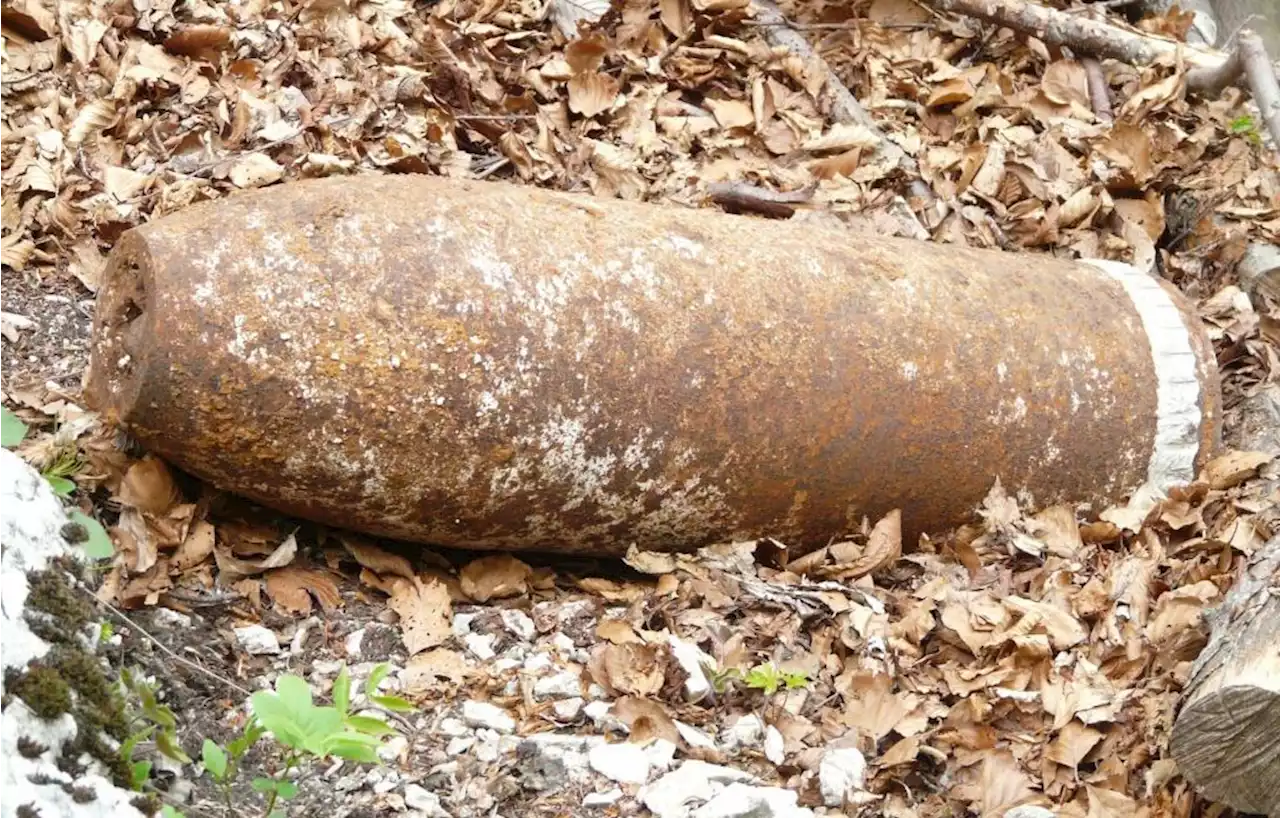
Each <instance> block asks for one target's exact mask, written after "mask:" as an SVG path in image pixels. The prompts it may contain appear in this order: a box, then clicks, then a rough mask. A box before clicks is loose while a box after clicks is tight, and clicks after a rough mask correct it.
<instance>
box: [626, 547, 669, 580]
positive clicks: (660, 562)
mask: <svg viewBox="0 0 1280 818" xmlns="http://www.w3.org/2000/svg"><path fill="white" fill-rule="evenodd" d="M622 561H623V562H625V563H626V564H627V565H630V566H631V567H632V568H634V569H636V570H637V571H639V572H640V573H642V574H670V573H671V572H672V571H674V570H676V557H675V555H674V554H667V553H663V552H661V551H641V550H640V549H639V548H636V547H635V546H634V545H632V546H631V547H630V548H628V549H627V555H626V556H625V557H623V558H622Z"/></svg>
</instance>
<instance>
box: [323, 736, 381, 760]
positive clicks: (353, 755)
mask: <svg viewBox="0 0 1280 818" xmlns="http://www.w3.org/2000/svg"><path fill="white" fill-rule="evenodd" d="M324 754H325V755H334V756H337V757H338V758H345V759H348V760H350V761H359V762H362V763H364V764H377V763H378V752H377V750H375V749H374V748H373V747H370V746H368V745H367V744H362V743H359V742H355V741H351V740H350V739H347V738H343V737H340V736H333V737H331V738H330V739H329V741H327V742H326V743H325V752H324Z"/></svg>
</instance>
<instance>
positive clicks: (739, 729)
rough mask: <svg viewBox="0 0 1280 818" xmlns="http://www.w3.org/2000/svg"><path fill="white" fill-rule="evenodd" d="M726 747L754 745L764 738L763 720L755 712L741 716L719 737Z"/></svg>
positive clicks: (734, 747) (733, 748)
mask: <svg viewBox="0 0 1280 818" xmlns="http://www.w3.org/2000/svg"><path fill="white" fill-rule="evenodd" d="M720 738H721V740H722V741H723V742H724V743H725V745H726V747H727V749H730V750H736V749H738V748H739V747H755V746H756V745H758V744H759V743H760V742H761V741H763V740H764V722H763V721H761V720H760V717H759V716H757V715H756V714H755V713H748V714H747V715H745V716H741V717H739V718H738V720H737V721H735V722H734V723H733V725H732V726H731V727H729V729H728V730H725V732H724V734H723V735H722V736H721V737H720Z"/></svg>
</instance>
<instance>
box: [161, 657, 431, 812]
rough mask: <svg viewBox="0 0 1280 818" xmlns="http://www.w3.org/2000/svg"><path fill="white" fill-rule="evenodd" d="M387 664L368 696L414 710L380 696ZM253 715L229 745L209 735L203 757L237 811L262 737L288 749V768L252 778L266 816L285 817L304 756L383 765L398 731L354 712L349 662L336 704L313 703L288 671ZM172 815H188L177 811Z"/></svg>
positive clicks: (254, 701)
mask: <svg viewBox="0 0 1280 818" xmlns="http://www.w3.org/2000/svg"><path fill="white" fill-rule="evenodd" d="M390 671H391V666H390V665H389V664H386V663H385V662H384V663H382V664H379V665H377V666H376V667H374V669H373V670H372V671H371V672H370V674H369V678H368V680H367V681H366V682H365V685H364V693H365V697H366V698H367V699H368V700H369V701H370V702H371V703H372V704H374V705H377V706H378V707H380V708H382V709H383V710H387V711H391V712H395V713H409V712H412V711H413V710H414V709H415V708H414V706H413V705H412V704H410V703H409V702H408V701H406V700H405V699H403V698H401V697H399V696H391V695H385V694H380V693H379V692H378V687H379V686H380V685H381V684H382V680H383V679H385V678H386V677H387V674H388V673H390ZM249 703H250V707H251V709H252V711H253V715H252V716H251V717H250V718H249V721H248V723H247V724H246V725H245V728H244V730H243V731H242V733H241V734H240V736H239V737H237V738H236V739H235V740H234V741H231V742H230V743H229V744H228V745H227V746H226V748H225V749H224V748H222V747H220V746H218V744H217V743H215V742H214V741H212V740H210V739H205V740H204V744H203V745H202V746H201V748H200V757H201V760H202V761H203V762H204V768H205V771H206V772H208V773H209V776H210V777H211V778H213V780H214V781H215V782H216V783H217V784H218V785H219V787H220V788H221V790H222V793H223V799H224V801H225V803H226V806H227V809H228V811H232V812H233V811H234V809H233V804H232V795H231V792H232V791H231V785H232V782H234V781H235V779H236V777H237V776H238V775H239V773H240V762H241V760H242V759H243V758H244V756H245V754H246V753H247V752H248V751H249V748H251V747H252V746H253V745H254V744H256V743H257V742H258V740H259V739H261V738H262V737H263V736H265V735H268V734H270V736H271V737H272V739H274V740H275V741H276V742H278V743H279V744H281V745H282V746H284V747H285V748H287V749H288V753H287V754H286V756H285V764H284V768H283V769H282V770H281V771H280V772H279V773H278V774H277V775H275V776H255V777H254V778H253V779H252V781H251V782H250V786H251V787H252V788H253V790H254V792H257V793H261V794H262V795H263V796H264V797H265V798H266V806H265V808H264V810H263V813H262V814H263V815H264V816H267V818H277V816H283V812H282V811H280V810H277V809H276V804H277V803H279V802H281V801H288V800H289V799H291V798H293V797H294V796H296V795H297V794H298V784H297V783H296V782H295V781H292V780H290V778H289V773H290V772H292V771H293V770H294V769H295V768H296V767H297V766H298V765H299V764H300V763H302V762H303V761H305V760H312V761H324V760H326V759H328V758H333V757H336V758H343V759H348V760H351V761H357V762H360V763H364V764H377V763H378V750H379V748H381V747H382V746H383V741H382V740H383V739H384V738H385V737H387V736H394V735H397V734H398V731H397V730H396V729H395V728H394V727H392V726H391V725H390V724H389V723H387V721H385V720H384V719H381V718H379V717H377V716H367V715H356V714H354V713H352V712H351V674H350V672H349V671H348V670H347V667H346V666H345V665H344V666H343V667H342V669H341V671H339V673H338V678H337V679H336V680H335V681H334V683H333V704H332V705H319V704H315V703H314V702H313V701H312V697H311V687H310V686H309V685H308V684H307V682H306V680H305V679H303V678H302V677H300V676H294V675H285V676H281V677H280V678H279V679H278V680H276V686H275V690H260V691H258V692H257V693H254V694H253V695H252V696H251V697H250V698H249ZM168 818H183V816H182V813H180V812H178V811H177V810H174V811H173V813H172V814H171V815H168Z"/></svg>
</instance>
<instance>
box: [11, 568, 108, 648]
mask: <svg viewBox="0 0 1280 818" xmlns="http://www.w3.org/2000/svg"><path fill="white" fill-rule="evenodd" d="M27 583H28V584H29V585H30V588H31V590H30V592H29V593H28V595H27V607H28V608H30V609H32V610H36V611H41V612H42V613H46V614H48V615H49V616H51V617H53V619H54V621H55V622H57V623H58V626H59V628H60V630H59V638H57V639H52V640H49V641H56V642H67V641H71V640H74V639H75V636H76V634H78V633H80V632H82V631H83V630H84V629H85V627H86V626H88V624H89V623H90V622H92V621H93V606H92V605H91V604H89V601H88V600H87V599H85V598H84V596H83V595H82V594H79V593H77V592H76V589H75V588H73V587H72V586H71V584H70V583H69V582H68V581H67V578H66V576H65V575H64V574H63V572H62V571H60V570H58V569H57V568H46V569H45V570H43V571H32V572H31V573H29V574H27ZM33 618H34V617H33ZM37 635H39V634H37ZM41 638H42V639H43V638H45V637H43V636H41Z"/></svg>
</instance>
